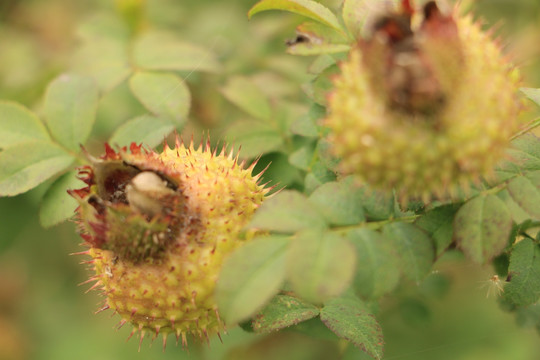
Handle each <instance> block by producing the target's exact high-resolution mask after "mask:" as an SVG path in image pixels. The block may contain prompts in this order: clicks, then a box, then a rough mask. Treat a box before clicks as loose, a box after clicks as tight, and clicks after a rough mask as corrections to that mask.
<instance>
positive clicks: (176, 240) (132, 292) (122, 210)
mask: <svg viewBox="0 0 540 360" xmlns="http://www.w3.org/2000/svg"><path fill="white" fill-rule="evenodd" d="M130 150H131V151H130V152H128V151H127V149H125V148H124V149H121V150H120V151H119V152H118V153H117V152H115V151H114V150H112V149H111V148H110V147H108V146H106V155H105V156H103V157H102V158H101V159H100V160H97V159H94V160H93V161H92V162H93V164H92V166H90V167H84V168H83V169H81V170H80V176H81V177H82V178H83V180H84V181H85V182H86V183H87V184H88V186H87V187H86V188H83V189H80V190H74V191H71V194H72V196H74V197H75V198H76V199H77V200H78V201H79V203H80V206H79V208H78V209H77V213H78V217H79V224H80V233H81V236H82V237H83V238H84V239H85V241H86V245H88V246H89V247H90V249H89V251H87V252H84V253H86V254H89V255H90V256H91V257H92V260H91V261H90V262H91V263H92V264H93V266H94V269H95V272H96V276H94V277H93V278H91V279H90V280H89V281H92V280H96V284H95V285H94V286H93V287H97V288H102V289H103V292H104V294H105V295H106V297H107V298H106V301H105V305H104V307H103V309H108V308H110V309H113V310H114V311H115V312H117V313H118V314H120V316H121V317H122V320H121V321H120V324H119V325H120V326H122V325H123V324H125V323H126V322H131V323H132V324H133V326H134V331H133V332H132V335H133V334H134V333H135V332H136V331H140V336H141V341H142V339H143V337H144V334H145V332H146V331H147V330H148V331H150V332H152V333H155V334H156V335H157V334H158V333H162V334H163V339H164V344H165V341H166V338H167V335H168V334H169V333H171V332H172V333H175V335H176V337H177V339H178V338H179V337H182V343H183V344H186V342H187V335H197V336H199V337H202V336H205V337H207V338H208V336H209V335H211V334H215V333H218V334H219V332H220V331H223V330H224V324H223V322H222V321H221V320H220V318H219V314H218V310H217V306H216V304H215V301H214V298H213V290H214V286H215V282H216V280H217V276H218V274H219V270H220V268H221V264H222V262H223V259H224V257H225V256H226V255H227V254H228V253H230V252H231V251H232V250H234V249H236V248H237V247H239V246H241V245H242V244H243V243H244V242H245V241H247V240H249V238H250V236H249V235H247V234H243V233H242V228H243V227H244V226H245V225H246V224H247V222H248V221H249V220H250V218H251V216H252V215H253V213H254V212H255V210H256V209H257V208H258V207H259V206H260V204H261V203H262V201H263V200H264V196H265V195H266V193H267V192H268V191H269V189H265V188H264V187H263V186H261V185H259V184H258V180H259V178H260V176H261V174H258V175H256V176H253V175H251V172H252V170H253V168H254V166H255V164H252V165H251V166H250V167H248V168H247V169H243V164H237V159H238V158H237V157H236V158H234V157H233V156H232V152H231V153H229V154H228V155H227V154H225V153H224V151H222V153H221V154H219V155H217V154H216V152H215V151H214V152H211V151H210V146H209V144H208V143H207V144H206V147H203V146H202V145H201V147H200V148H199V149H195V148H194V147H193V144H191V145H190V146H189V147H187V148H186V147H185V146H184V145H183V144H181V143H180V142H179V140H178V138H177V142H176V146H175V147H174V148H172V149H171V148H169V147H168V146H167V145H165V147H164V150H163V152H162V153H160V154H158V153H155V152H152V151H146V150H143V149H142V148H141V147H140V146H136V145H135V144H132V145H131V147H130ZM141 179H142V180H141ZM129 199H131V201H132V203H129ZM133 199H137V200H135V201H133ZM160 207H161V208H160Z"/></svg>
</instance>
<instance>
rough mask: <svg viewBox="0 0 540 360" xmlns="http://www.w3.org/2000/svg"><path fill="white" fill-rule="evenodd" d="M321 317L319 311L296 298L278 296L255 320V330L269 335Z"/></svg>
mask: <svg viewBox="0 0 540 360" xmlns="http://www.w3.org/2000/svg"><path fill="white" fill-rule="evenodd" d="M317 315H319V309H318V308H317V307H316V306H314V305H312V304H310V303H307V302H305V301H303V300H301V299H298V298H296V297H292V296H289V295H277V296H275V297H274V298H273V299H272V301H270V303H269V304H268V305H266V306H265V307H264V308H263V309H262V310H261V312H259V313H258V314H257V316H256V317H255V319H254V320H253V330H255V332H258V333H268V332H272V331H277V330H281V329H284V328H286V327H289V326H292V325H296V324H298V323H300V322H302V321H306V320H309V319H311V318H314V317H315V316H317Z"/></svg>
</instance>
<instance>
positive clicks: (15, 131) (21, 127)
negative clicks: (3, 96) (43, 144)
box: [0, 101, 50, 149]
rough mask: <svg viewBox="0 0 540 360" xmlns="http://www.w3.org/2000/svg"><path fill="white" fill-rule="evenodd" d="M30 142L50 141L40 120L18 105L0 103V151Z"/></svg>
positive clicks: (5, 102)
mask: <svg viewBox="0 0 540 360" xmlns="http://www.w3.org/2000/svg"><path fill="white" fill-rule="evenodd" d="M32 140H44V141H48V140H50V137H49V134H48V133H47V129H46V128H45V126H44V125H43V123H42V122H41V120H39V118H38V117H37V116H36V115H35V114H34V113H33V112H31V111H30V110H28V109H27V108H25V107H24V106H22V105H20V104H18V103H15V102H11V101H0V149H5V148H6V147H9V146H12V145H16V144H20V143H24V142H28V141H32Z"/></svg>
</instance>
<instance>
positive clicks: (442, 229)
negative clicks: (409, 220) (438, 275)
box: [415, 204, 459, 256]
mask: <svg viewBox="0 0 540 360" xmlns="http://www.w3.org/2000/svg"><path fill="white" fill-rule="evenodd" d="M458 209H459V205H456V204H450V205H443V206H439V207H436V208H435V209H433V210H430V211H428V212H427V213H426V214H424V215H422V217H421V218H419V219H418V220H417V221H416V223H415V224H416V226H418V227H419V228H420V229H423V230H424V231H426V232H427V233H428V234H429V235H430V236H431V237H432V238H433V240H435V249H436V251H435V254H436V255H437V256H439V255H441V254H442V253H443V252H444V251H445V250H446V249H447V248H448V246H450V244H451V243H452V236H453V233H454V230H453V223H454V215H455V214H456V212H457V210H458Z"/></svg>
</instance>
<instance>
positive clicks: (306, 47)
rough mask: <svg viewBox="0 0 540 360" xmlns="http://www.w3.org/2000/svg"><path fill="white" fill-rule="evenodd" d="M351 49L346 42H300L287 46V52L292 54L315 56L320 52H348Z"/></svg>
mask: <svg viewBox="0 0 540 360" xmlns="http://www.w3.org/2000/svg"><path fill="white" fill-rule="evenodd" d="M350 49H351V46H350V45H346V44H326V43H321V44H319V43H317V42H316V41H313V42H311V41H310V42H299V43H296V44H293V45H290V46H288V47H287V53H288V54H291V55H302V56H313V55H320V54H335V53H342V52H347V51H349V50H350Z"/></svg>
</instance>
